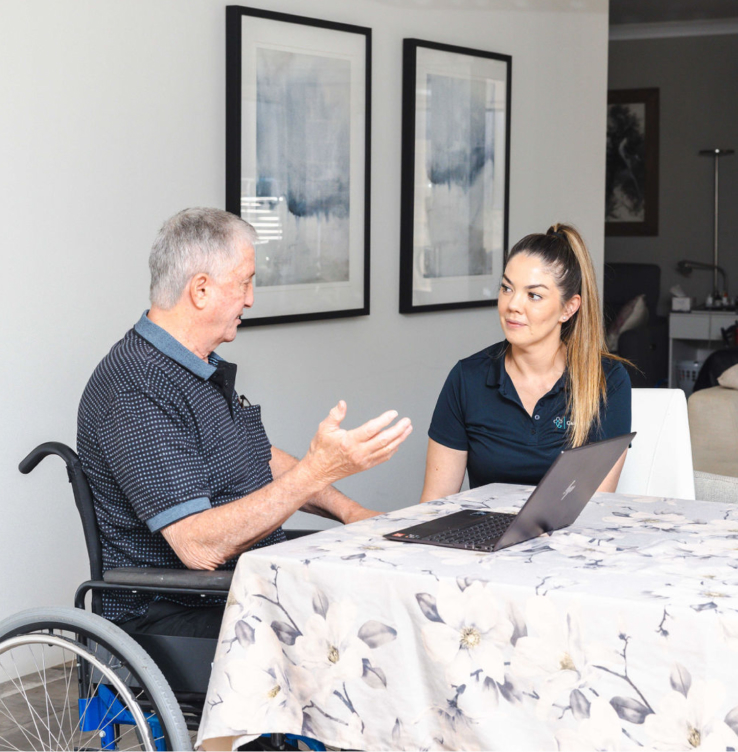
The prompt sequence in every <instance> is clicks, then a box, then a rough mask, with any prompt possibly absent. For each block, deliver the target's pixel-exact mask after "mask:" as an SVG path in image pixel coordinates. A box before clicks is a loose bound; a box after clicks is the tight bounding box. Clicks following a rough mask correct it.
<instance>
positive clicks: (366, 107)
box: [226, 5, 371, 326]
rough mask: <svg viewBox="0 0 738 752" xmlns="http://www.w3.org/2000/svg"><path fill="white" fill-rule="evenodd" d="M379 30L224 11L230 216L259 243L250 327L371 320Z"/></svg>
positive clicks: (251, 11) (230, 8) (250, 11)
mask: <svg viewBox="0 0 738 752" xmlns="http://www.w3.org/2000/svg"><path fill="white" fill-rule="evenodd" d="M370 93H371V29H367V28H363V27H360V26H349V25H347V24H340V23H331V22H329V21H318V20H316V19H314V18H304V17H302V16H293V15H287V14H285V13H272V12H270V11H264V10H257V9H255V8H244V7H241V6H234V5H232V6H228V7H227V8H226V209H227V210H228V211H230V212H233V213H234V214H238V215H240V216H241V217H243V219H245V220H246V221H247V222H250V223H251V224H252V225H253V226H254V227H255V228H256V231H257V232H258V234H259V242H258V243H257V246H256V248H255V249H254V250H255V252H256V277H255V302H254V307H253V309H251V310H249V311H246V312H244V316H243V319H242V326H252V325H255V324H274V323H287V322H293V321H309V320H313V319H328V318H338V317H344V316H361V315H366V314H368V313H369V172H370V171H369V153H370V151H369V150H370V122H371V111H370Z"/></svg>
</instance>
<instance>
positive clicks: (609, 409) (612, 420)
mask: <svg viewBox="0 0 738 752" xmlns="http://www.w3.org/2000/svg"><path fill="white" fill-rule="evenodd" d="M606 380H607V404H606V405H605V409H604V411H603V413H602V416H601V430H600V432H599V439H611V438H613V437H615V436H622V435H623V434H625V433H630V420H631V387H630V376H628V372H627V371H626V370H625V366H623V364H622V363H617V362H616V363H614V365H613V367H612V368H611V369H610V371H609V373H607V375H606Z"/></svg>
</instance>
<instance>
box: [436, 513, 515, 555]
mask: <svg viewBox="0 0 738 752" xmlns="http://www.w3.org/2000/svg"><path fill="white" fill-rule="evenodd" d="M515 517H516V515H514V514H504V513H502V512H493V513H492V514H490V515H488V516H487V517H485V518H484V519H483V520H482V521H481V522H477V523H475V524H474V525H468V526H467V527H463V528H460V529H458V530H444V531H443V532H440V533H433V534H432V535H426V536H424V540H426V541H430V542H432V543H439V544H441V545H443V546H453V547H454V548H468V549H472V550H475V551H492V549H493V548H494V546H495V543H497V541H498V540H499V539H500V538H501V537H502V534H503V533H504V532H505V530H507V529H508V527H510V523H511V522H512V521H513V520H514V519H515Z"/></svg>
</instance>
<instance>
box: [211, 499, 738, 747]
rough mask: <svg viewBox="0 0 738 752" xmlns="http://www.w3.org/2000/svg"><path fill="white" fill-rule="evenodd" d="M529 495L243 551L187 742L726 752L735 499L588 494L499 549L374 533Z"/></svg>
mask: <svg viewBox="0 0 738 752" xmlns="http://www.w3.org/2000/svg"><path fill="white" fill-rule="evenodd" d="M530 492H531V488H530V487H523V486H510V485H501V484H493V485H490V486H485V487H483V488H478V489H475V490H474V491H468V492H465V493H461V494H457V495H456V496H453V497H450V498H449V499H446V500H443V501H438V502H431V503H428V504H423V505H419V506H414V507H410V508H408V509H402V510H399V511H396V512H392V513H390V514H386V515H383V516H381V517H376V518H373V519H371V520H365V521H363V522H359V523H355V524H353V525H349V526H347V527H339V528H333V529H332V530H329V531H324V532H321V533H318V534H316V535H313V536H309V537H306V538H301V539H297V540H293V541H288V542H287V543H282V544H279V545H277V546H272V547H270V548H263V549H260V550H258V551H253V552H249V553H247V554H244V555H243V556H242V557H241V559H240V561H239V564H238V568H237V570H236V573H235V577H234V580H233V585H232V588H231V593H230V597H229V601H228V606H227V608H226V613H225V619H224V622H223V627H222V630H221V634H220V641H219V646H218V651H217V653H216V657H215V663H214V665H213V673H212V678H211V682H210V688H209V691H208V696H207V701H206V707H205V714H204V717H203V721H202V725H201V727H200V731H199V736H198V744H200V743H203V741H205V742H206V747H208V748H226V749H230V748H231V747H232V746H233V748H235V747H236V746H237V745H238V744H241V743H243V742H244V741H246V740H248V739H250V738H252V737H253V736H255V735H257V734H260V733H264V732H271V731H281V732H289V733H296V734H304V735H307V736H311V737H313V738H317V739H321V740H322V741H323V742H325V743H327V744H329V745H332V746H336V747H341V748H344V749H357V750H361V749H371V750H375V749H394V750H420V749H453V750H475V749H484V750H492V749H515V750H528V749H534V750H544V749H551V750H556V749H561V750H610V749H613V750H615V749H636V748H642V747H645V748H647V749H669V750H677V749H683V750H693V749H695V748H699V749H738V505H737V506H736V507H732V506H730V505H727V504H718V503H710V502H699V501H678V500H672V499H661V498H650V497H636V496H625V495H618V494H597V495H595V497H594V498H593V499H592V501H590V503H589V504H588V505H587V507H586V508H585V510H584V511H583V512H582V515H581V516H580V518H579V519H578V520H577V522H576V523H575V524H574V525H573V526H572V527H570V528H567V529H566V530H561V531H558V532H555V533H553V534H552V535H547V536H542V537H540V538H536V539H535V540H531V541H528V542H526V543H522V544H519V545H517V546H513V547H511V548H508V549H505V550H503V551H499V552H497V553H493V554H482V553H476V552H470V551H457V550H452V549H447V548H438V547H434V546H420V545H413V544H405V543H397V542H393V541H388V540H385V539H384V538H382V537H381V536H382V534H384V533H387V532H392V531H394V530H397V529H400V528H402V527H406V526H408V525H410V524H413V523H414V522H416V521H418V522H419V521H424V520H427V519H428V518H429V517H430V516H432V515H441V514H448V513H450V512H453V511H458V510H459V509H461V508H467V507H474V508H484V509H487V508H489V509H496V510H500V511H514V510H515V509H517V508H519V507H520V506H521V504H522V503H523V502H524V500H525V499H526V498H527V496H528V495H529V494H530ZM224 737H225V738H224Z"/></svg>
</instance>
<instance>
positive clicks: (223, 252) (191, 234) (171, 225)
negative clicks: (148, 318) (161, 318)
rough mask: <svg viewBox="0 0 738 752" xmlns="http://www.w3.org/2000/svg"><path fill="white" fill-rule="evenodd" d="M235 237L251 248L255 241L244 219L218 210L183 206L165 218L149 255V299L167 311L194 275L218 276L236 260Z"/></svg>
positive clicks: (226, 270) (253, 232) (227, 269)
mask: <svg viewBox="0 0 738 752" xmlns="http://www.w3.org/2000/svg"><path fill="white" fill-rule="evenodd" d="M239 237H240V238H241V239H243V240H244V241H245V242H246V243H248V245H250V246H251V247H252V248H253V247H254V244H255V243H256V241H257V240H258V236H257V234H256V230H254V228H253V227H252V226H251V225H250V224H249V223H248V222H245V221H244V220H243V219H241V218H240V217H237V216H236V215H235V214H230V213H229V212H225V211H222V210H221V209H207V208H205V209H203V208H195V209H185V210H184V211H181V212H179V213H178V214H175V215H174V216H173V217H171V218H170V219H168V220H167V221H166V222H165V223H164V224H163V225H162V228H161V230H159V234H158V235H157V236H156V240H155V241H154V245H153V246H152V248H151V254H150V255H149V270H150V271H151V288H150V292H149V298H150V299H151V302H152V303H153V304H154V305H156V306H158V307H159V308H163V309H164V310H168V309H170V308H172V307H173V306H174V305H176V303H177V301H178V300H179V299H180V297H181V295H182V292H183V291H184V289H185V287H186V286H187V283H188V282H189V281H190V280H191V279H192V278H193V277H194V276H195V275H196V274H198V273H202V272H204V273H205V274H209V275H211V276H212V277H215V278H216V279H218V278H219V277H222V275H223V274H226V273H227V272H228V271H230V269H232V268H233V267H234V266H235V265H236V263H237V260H238V259H237V253H236V248H237V245H236V241H237V240H238V238H239Z"/></svg>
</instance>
